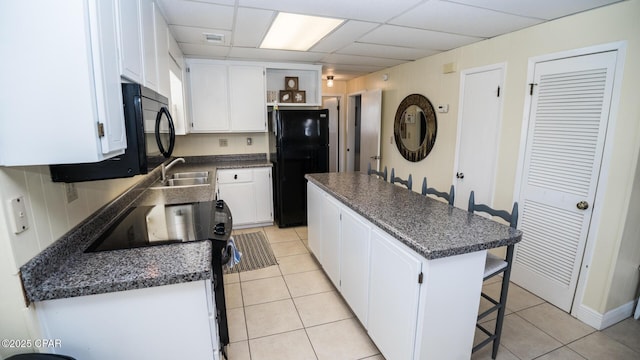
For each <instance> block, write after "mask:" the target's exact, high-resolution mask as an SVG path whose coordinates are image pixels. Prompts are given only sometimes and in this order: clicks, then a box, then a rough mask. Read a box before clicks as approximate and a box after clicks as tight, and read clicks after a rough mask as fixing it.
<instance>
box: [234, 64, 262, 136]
mask: <svg viewBox="0 0 640 360" xmlns="http://www.w3.org/2000/svg"><path fill="white" fill-rule="evenodd" d="M265 99H266V92H265V77H264V68H263V67H262V66H250V65H230V66H229V110H230V111H229V112H230V116H231V118H230V122H231V130H232V131H251V132H264V131H266V130H267V121H266V110H265V106H266V100H265Z"/></svg>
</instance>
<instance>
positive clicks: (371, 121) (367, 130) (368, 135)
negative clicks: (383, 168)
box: [360, 89, 382, 171]
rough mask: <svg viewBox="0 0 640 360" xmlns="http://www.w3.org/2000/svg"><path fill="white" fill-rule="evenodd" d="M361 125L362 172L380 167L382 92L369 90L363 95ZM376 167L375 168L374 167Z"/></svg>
mask: <svg viewBox="0 0 640 360" xmlns="http://www.w3.org/2000/svg"><path fill="white" fill-rule="evenodd" d="M361 108H362V117H361V120H362V121H361V125H360V171H366V169H367V166H368V165H369V163H371V168H375V169H378V168H379V167H380V124H381V117H382V90H381V89H376V90H369V91H367V92H365V93H363V94H362V105H361ZM374 165H375V166H374Z"/></svg>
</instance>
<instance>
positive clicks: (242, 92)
mask: <svg viewBox="0 0 640 360" xmlns="http://www.w3.org/2000/svg"><path fill="white" fill-rule="evenodd" d="M186 62H187V69H188V74H189V86H188V89H189V92H188V93H189V96H188V98H189V99H190V114H191V131H192V132H209V133H224V132H265V131H266V129H267V124H266V108H265V95H266V92H265V76H264V66H262V65H259V64H253V63H239V62H222V61H213V60H196V59H188V60H187V61H186Z"/></svg>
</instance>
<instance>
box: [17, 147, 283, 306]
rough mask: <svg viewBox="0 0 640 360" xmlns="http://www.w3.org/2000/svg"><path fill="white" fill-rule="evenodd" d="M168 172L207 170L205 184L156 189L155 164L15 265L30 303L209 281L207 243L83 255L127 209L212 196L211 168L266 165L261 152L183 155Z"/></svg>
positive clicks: (209, 266)
mask: <svg viewBox="0 0 640 360" xmlns="http://www.w3.org/2000/svg"><path fill="white" fill-rule="evenodd" d="M186 160H187V162H186V163H185V164H177V165H176V166H175V167H173V168H172V169H171V170H170V171H169V173H173V172H182V171H201V170H208V171H210V174H209V179H210V182H211V184H210V185H208V186H193V187H157V182H158V179H159V178H160V174H161V170H160V167H157V168H156V169H154V170H153V171H151V172H149V174H147V175H144V177H143V178H142V179H141V180H140V181H139V182H138V183H137V184H136V185H134V186H133V187H132V188H130V189H129V190H127V191H126V192H125V193H123V194H122V195H120V196H119V197H118V198H116V199H114V200H113V201H111V202H110V203H109V204H107V205H105V206H104V207H102V208H101V209H99V210H98V211H96V213H94V214H93V215H91V216H90V217H89V218H87V219H85V220H84V221H83V222H81V223H80V224H78V225H77V226H76V227H74V228H73V229H71V230H70V231H69V232H68V233H67V234H65V235H64V236H63V237H61V238H60V239H58V240H57V241H56V242H55V243H53V244H52V245H51V246H49V247H47V248H46V249H45V250H43V251H42V252H41V253H40V254H38V255H37V256H35V257H34V258H33V259H31V260H30V261H29V262H27V263H26V264H25V265H23V266H22V267H21V268H20V273H21V278H22V282H23V287H24V290H25V293H26V296H27V298H28V300H29V301H44V300H53V299H61V298H69V297H76V296H85V295H94V294H103V293H109V292H115V291H124V290H133V289H140V288H146V287H154V286H162V285H170V284H176V283H182V282H191V281H198V280H204V279H211V278H212V272H211V243H210V242H209V241H194V242H185V243H177V244H169V245H160V246H149V247H144V248H136V249H123V250H110V251H103V252H95V253H84V250H85V249H86V248H87V247H88V246H89V245H90V244H92V243H93V242H94V241H95V240H96V239H98V238H99V237H100V235H102V234H103V233H104V232H105V231H107V229H109V228H110V227H111V225H113V223H114V222H115V221H116V219H118V217H119V216H120V214H122V213H123V212H124V211H125V210H126V209H128V208H129V207H131V206H139V205H145V206H148V205H161V204H165V205H170V204H184V203H189V202H199V201H210V200H213V199H214V198H215V192H214V190H215V186H214V182H215V171H216V169H223V168H224V169H227V168H246V167H264V166H271V164H270V163H269V162H268V161H267V159H266V156H265V155H264V154H258V155H254V154H251V155H237V156H205V157H190V158H189V157H187V158H186Z"/></svg>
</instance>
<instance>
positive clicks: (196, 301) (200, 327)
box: [35, 280, 220, 360]
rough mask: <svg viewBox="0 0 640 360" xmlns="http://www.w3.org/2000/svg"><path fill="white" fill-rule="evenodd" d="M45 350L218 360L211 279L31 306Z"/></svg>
mask: <svg viewBox="0 0 640 360" xmlns="http://www.w3.org/2000/svg"><path fill="white" fill-rule="evenodd" d="M35 308H36V313H37V316H38V320H39V322H40V324H41V326H42V336H43V338H45V339H59V340H60V346H59V347H55V348H47V349H44V350H46V352H53V353H59V354H64V355H68V356H72V357H74V358H76V359H82V360H104V359H212V360H220V349H219V345H218V344H219V343H220V341H219V339H218V330H217V329H218V327H217V322H216V315H215V314H216V311H215V302H214V297H213V294H212V290H211V281H210V280H201V281H193V282H187V283H180V284H174V285H165V286H157V287H150V288H144V289H136V290H127V291H118V292H112V293H105V294H98V295H89V296H79V297H73V298H65V299H56V300H47V301H41V302H36V303H35Z"/></svg>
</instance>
